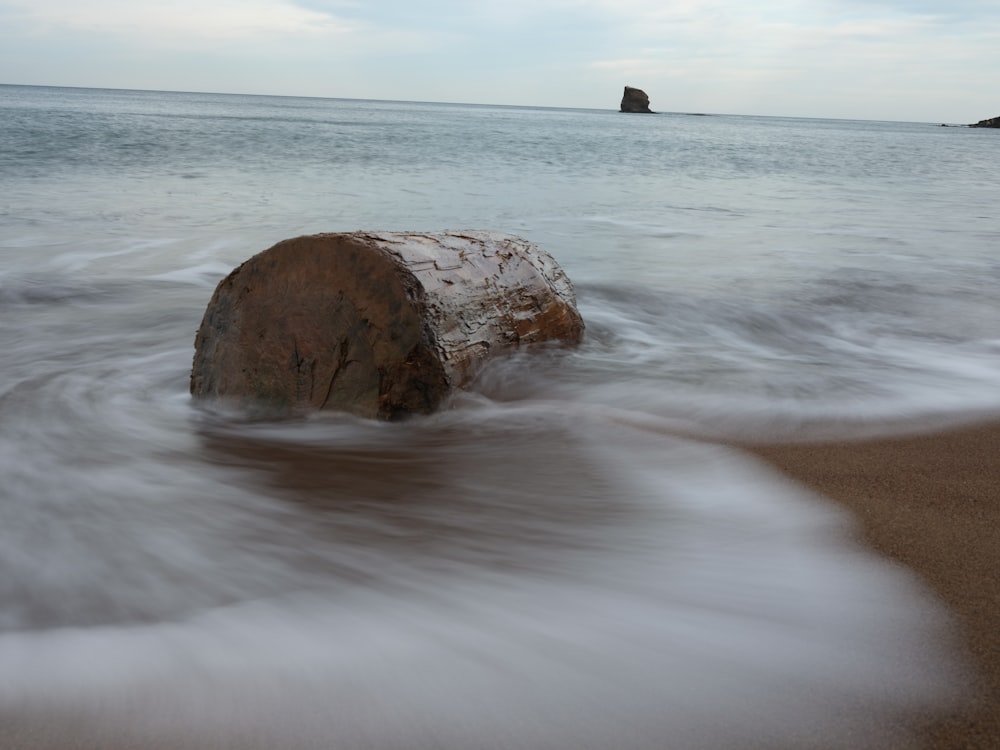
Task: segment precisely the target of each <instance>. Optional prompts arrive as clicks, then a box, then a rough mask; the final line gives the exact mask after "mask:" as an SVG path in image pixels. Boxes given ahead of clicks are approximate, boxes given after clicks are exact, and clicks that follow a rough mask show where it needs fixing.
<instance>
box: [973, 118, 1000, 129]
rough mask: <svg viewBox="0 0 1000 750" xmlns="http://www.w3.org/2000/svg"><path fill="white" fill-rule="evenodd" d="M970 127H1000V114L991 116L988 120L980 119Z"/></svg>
mask: <svg viewBox="0 0 1000 750" xmlns="http://www.w3.org/2000/svg"><path fill="white" fill-rule="evenodd" d="M969 127H970V128H1000V116H998V117H991V118H990V119H988V120H980V121H979V122H977V123H976V124H975V125H970V126H969Z"/></svg>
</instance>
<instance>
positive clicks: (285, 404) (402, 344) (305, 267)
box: [191, 231, 583, 419]
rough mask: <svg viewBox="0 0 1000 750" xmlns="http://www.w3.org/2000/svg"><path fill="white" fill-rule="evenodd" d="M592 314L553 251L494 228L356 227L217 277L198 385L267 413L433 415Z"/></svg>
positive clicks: (293, 244)
mask: <svg viewBox="0 0 1000 750" xmlns="http://www.w3.org/2000/svg"><path fill="white" fill-rule="evenodd" d="M582 335H583V320H582V319H581V317H580V314H579V312H578V311H577V309H576V300H575V296H574V293H573V287H572V284H571V283H570V281H569V278H568V277H567V276H566V274H565V273H564V272H563V271H562V269H561V268H560V267H559V266H558V265H557V264H556V262H555V261H554V260H553V259H552V257H551V256H550V255H548V254H547V253H546V252H544V251H543V250H541V249H540V248H539V247H537V246H535V245H533V244H531V243H529V242H527V241H525V240H523V239H520V238H518V237H513V236H510V235H504V234H499V233H493V232H482V231H468V232H442V233H428V234H423V233H399V232H353V233H343V234H317V235H310V236H305V237H297V238H294V239H290V240H285V241H284V242H279V243H278V244H277V245H275V246H274V247H272V248H270V249H269V250H265V251H264V252H262V253H260V254H258V255H255V256H254V257H252V258H250V259H249V260H248V261H246V262H245V263H243V264H242V265H240V266H239V267H238V268H236V269H235V270H234V271H233V272H232V273H231V274H230V275H229V276H228V277H226V278H225V279H224V280H223V281H222V282H221V283H220V284H219V286H218V287H217V288H216V290H215V294H214V295H213V296H212V299H211V301H210V302H209V304H208V308H207V309H206V311H205V316H204V318H203V320H202V323H201V327H200V328H199V330H198V334H197V336H196V338H195V355H194V363H193V366H192V370H191V394H192V395H193V396H194V397H195V398H196V399H218V400H221V401H223V402H225V403H227V404H228V405H231V406H236V407H238V408H242V409H248V410H251V411H253V412H257V413H265V414H275V415H284V414H297V413H303V412H308V411H312V410H319V409H334V410H340V411H347V412H352V413H354V414H357V415H359V416H363V417H370V418H379V419H396V418H400V417H403V416H406V415H409V414H420V413H429V412H431V411H433V410H434V409H436V408H437V407H438V406H439V405H440V403H441V401H442V400H443V399H444V398H445V397H446V396H447V395H448V394H449V393H450V392H451V391H452V390H453V389H455V388H461V387H463V386H466V385H468V384H469V382H470V381H471V380H472V379H473V378H474V377H475V375H476V374H477V373H478V372H479V370H480V369H481V367H482V365H483V364H484V363H485V362H486V361H487V360H488V359H490V358H491V357H495V356H497V355H500V354H503V353H505V352H510V351H512V350H514V349H517V348H519V347H525V346H531V345H535V344H540V343H542V342H546V341H558V342H562V343H565V344H570V345H572V344H576V343H578V342H579V341H580V339H581V337H582Z"/></svg>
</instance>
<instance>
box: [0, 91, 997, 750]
mask: <svg viewBox="0 0 1000 750" xmlns="http://www.w3.org/2000/svg"><path fill="white" fill-rule="evenodd" d="M0 188H2V189H0V425H2V429H0V477H2V479H0V570H2V575H0V737H3V738H4V746H5V747H6V746H10V747H18V748H53V749H55V748H67V747H86V748H101V749H102V750H116V749H118V748H136V747H143V748H170V749H181V748H199V749H200V748H234V749H235V748H239V749H240V750H246V749H250V748H278V747H281V748H288V749H289V750H305V749H311V748H317V749H320V748H322V749H324V750H326V749H330V748H333V749H336V750H340V749H344V750H355V749H356V748H379V749H380V750H384V749H388V748H402V749H406V750H410V749H416V748H435V749H446V748H455V749H463V750H467V749H468V748H532V749H535V748H538V749H543V748H611V747H614V748H637V749H638V748H642V749H646V748H650V749H652V748H664V747H669V748H672V749H673V748H676V749H678V750H686V749H687V748H692V749H695V748H706V749H708V748H744V747H768V748H779V747H815V748H853V747H857V746H858V739H857V738H858V737H859V736H861V737H865V738H866V739H872V738H874V737H875V736H876V735H877V733H878V732H880V731H888V729H887V728H888V727H891V726H895V721H894V719H895V718H897V717H899V716H908V715H912V714H920V715H930V714H931V713H932V712H933V711H934V710H935V709H936V708H940V707H942V706H947V705H949V703H950V702H953V701H956V700H961V699H962V696H961V695H960V694H958V693H956V690H955V685H956V684H959V683H961V682H963V681H966V680H972V679H973V676H972V675H971V674H967V673H966V672H965V671H964V670H966V669H967V667H966V665H963V664H962V663H961V662H960V660H959V658H958V656H957V655H956V650H955V649H954V648H953V645H954V643H953V637H954V630H953V624H952V623H951V622H950V620H949V618H948V615H947V613H946V612H945V611H944V610H943V609H942V608H941V606H940V605H939V604H938V603H937V602H936V601H935V600H934V599H933V598H932V597H931V596H930V595H929V594H928V592H927V591H925V590H924V589H923V588H922V587H921V585H920V584H919V582H917V581H916V580H915V579H914V578H913V577H912V576H911V575H910V574H909V573H908V572H907V571H905V570H901V569H899V568H898V567H895V566H892V565H890V564H889V563H887V562H886V561H883V560H880V559H878V558H877V557H875V556H873V555H872V554H871V553H869V552H868V551H866V550H865V549H864V548H863V547H862V546H861V545H860V544H859V543H858V541H857V537H856V533H855V528H854V526H853V524H852V521H851V519H850V518H847V517H845V516H844V515H842V514H841V513H840V512H838V511H837V510H836V509H834V508H833V507H831V506H830V505H829V503H827V502H826V501H825V500H824V499H823V498H821V497H817V496H815V495H813V494H811V493H810V492H809V491H808V490H806V489H805V488H803V487H800V486H797V485H793V484H791V483H790V482H788V481H786V480H783V479H782V478H781V477H780V476H778V475H777V474H775V473H774V472H773V471H771V470H769V469H768V468H767V467H765V466H763V465H761V464H759V463H757V462H755V461H754V460H752V459H751V458H749V457H748V456H747V455H745V454H743V453H742V452H741V451H740V450H739V449H738V448H735V447H732V443H733V442H734V441H737V442H738V441H741V440H743V441H745V440H764V439H777V438H781V439H812V438H815V437H823V436H831V435H836V436H850V435H861V434H876V433H880V432H890V431H895V430H904V429H916V428H920V427H923V426H928V425H941V424H948V423H952V422H958V421H963V420H970V419H976V418H986V417H994V416H996V415H997V414H998V412H1000V254H998V252H997V248H998V246H1000V220H998V218H997V216H996V210H995V202H996V196H997V195H1000V140H998V139H997V137H996V134H995V133H991V132H989V131H984V130H966V129H953V128H940V127H936V126H935V125H934V124H924V123H893V122H864V121H832V120H804V119H792V118H788V119H783V118H758V117H746V116H723V115H717V116H692V115H684V114H661V115H656V116H626V115H621V114H619V113H617V112H615V111H611V110H608V111H597V110H560V109H538V108H514V107H490V106H471V105H455V104H425V103H401V102H381V101H357V100H327V99H300V98H275V97H250V96H231V95H208V94H181V93H157V92H137V91H108V90H89V89H58V88H39V87H19V86H0ZM354 229H385V230H430V231H433V230H440V229H492V230H497V231H504V232H509V233H513V234H518V235H520V236H523V237H526V238H527V239H529V240H532V241H534V242H536V243H538V244H539V245H541V246H543V247H544V248H545V249H546V250H548V251H549V252H550V253H551V254H552V255H553V256H554V257H555V258H556V259H557V260H558V262H559V263H560V264H561V265H562V266H563V268H564V269H565V270H566V271H567V273H568V274H569V276H570V278H571V279H573V281H574V283H575V285H576V290H577V296H578V299H579V303H580V309H581V312H582V313H583V316H584V319H585V321H586V323H587V333H586V338H585V341H584V343H583V345H582V346H581V347H580V348H579V349H578V350H575V351H571V352H566V351H563V352H545V353H538V354H533V355H529V356H518V357H512V358H510V359H508V360H505V361H500V362H496V363H494V364H493V365H492V366H491V367H489V368H488V369H487V370H486V371H485V372H484V373H483V375H482V377H481V378H480V379H479V381H478V382H477V383H476V384H475V386H474V387H473V388H472V389H471V390H470V391H469V392H467V393H462V394H459V395H458V396H457V397H456V398H455V399H454V402H453V403H451V404H449V405H448V408H446V409H445V410H443V411H442V412H440V413H438V414H436V415H433V416H429V417H422V418H417V419H413V420H410V421H408V422H404V423H399V424H381V423H371V422H365V421H362V420H357V419H353V418H349V417H345V416H340V415H332V414H324V415H317V416H315V417H312V418H308V419H304V420H300V421H295V422H279V423H267V422H251V421H247V420H243V419H240V418H239V417H234V416H232V415H230V416H221V415H218V414H210V413H205V412H204V411H202V410H199V409H197V408H195V407H194V406H193V404H192V403H191V401H190V398H189V396H188V390H187V389H188V373H189V368H190V365H191V357H192V354H193V341H194V333H195V330H196V329H197V327H198V324H199V322H200V320H201V316H202V313H203V312H204V309H205V305H206V304H207V302H208V299H209V297H210V296H211V294H212V291H213V289H214V287H215V285H216V284H217V283H218V282H219V281H220V280H221V279H222V278H223V277H224V276H225V275H226V274H227V273H228V272H229V271H230V270H231V269H232V268H233V267H234V266H235V265H237V264H238V263H240V262H241V261H243V260H245V259H246V258H248V257H249V256H250V255H253V254H255V253H257V252H259V251H261V250H263V249H265V248H267V247H269V246H270V245H272V244H274V243H275V242H277V241H279V240H281V239H285V238H288V237H293V236H296V235H300V234H307V233H313V232H320V231H347V230H354ZM74 743H75V744H74Z"/></svg>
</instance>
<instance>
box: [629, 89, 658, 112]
mask: <svg viewBox="0 0 1000 750" xmlns="http://www.w3.org/2000/svg"><path fill="white" fill-rule="evenodd" d="M622 112H644V113H648V114H653V110H651V109H650V108H649V97H648V96H647V95H646V92H645V91H643V90H642V89H635V88H632V87H631V86H626V87H625V94H624V95H623V96H622Z"/></svg>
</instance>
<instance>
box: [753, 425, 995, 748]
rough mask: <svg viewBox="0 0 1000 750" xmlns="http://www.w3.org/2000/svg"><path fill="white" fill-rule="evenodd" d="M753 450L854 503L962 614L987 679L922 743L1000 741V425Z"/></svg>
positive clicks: (924, 731)
mask: <svg viewBox="0 0 1000 750" xmlns="http://www.w3.org/2000/svg"><path fill="white" fill-rule="evenodd" d="M749 450H750V451H751V452H752V453H755V454H756V455H758V456H759V457H761V458H763V459H764V460H766V461H767V462H769V463H770V464H772V465H773V466H775V467H777V468H778V469H780V470H781V471H783V472H784V473H785V474H787V475H788V476H790V477H791V478H792V479H794V480H796V481H799V482H801V483H803V484H805V485H807V486H809V487H810V488H812V489H813V490H816V491H818V492H820V493H822V494H823V495H825V496H827V497H829V498H831V499H833V500H834V501H836V502H837V503H839V504H840V505H842V506H843V507H845V508H846V509H848V510H849V511H850V512H851V513H852V514H853V515H854V517H855V518H856V519H857V520H858V522H859V533H860V534H861V535H862V536H863V539H864V540H865V541H866V542H867V543H868V544H870V545H871V547H873V548H874V549H875V550H876V551H878V552H879V553H881V554H882V555H884V556H886V557H888V558H890V559H893V560H896V561H898V562H899V563H901V564H903V565H905V566H907V567H909V568H910V569H911V570H913V571H915V572H916V573H917V575H918V576H919V577H920V578H921V579H923V581H924V583H925V584H926V585H927V586H928V587H929V588H930V589H931V591H932V592H933V593H934V594H935V595H936V596H938V597H939V598H940V600H941V601H942V602H944V604H945V605H946V606H948V607H949V608H950V609H951V611H952V612H953V613H954V615H955V616H956V619H957V620H958V624H959V628H960V630H961V633H960V635H961V637H962V639H963V642H964V645H965V648H966V649H967V651H968V655H969V657H970V659H971V660H972V661H973V663H974V664H975V665H976V666H978V667H979V669H981V671H982V681H981V684H980V685H979V686H977V689H976V690H975V692H974V697H973V698H971V699H970V700H968V701H966V702H965V704H964V705H963V706H961V707H959V708H956V709H954V710H952V711H950V712H948V713H947V714H945V715H944V716H943V717H938V718H935V719H933V720H928V721H927V722H926V723H924V724H923V725H922V726H920V727H919V736H920V738H921V740H923V741H924V745H923V747H926V748H933V749H934V750H958V749H959V748H961V749H962V750H995V749H996V748H1000V424H993V425H987V426H982V425H980V426H974V427H968V428H963V429H954V430H949V431H946V432H939V433H935V434H927V435H918V436H909V437H900V438H891V439H878V440H864V441H859V442H834V443H805V444H802V443H799V444H794V445H765V446H760V445H755V446H750V447H749ZM860 746H864V747H868V745H865V744H864V742H862V743H860V744H859V747H860Z"/></svg>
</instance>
